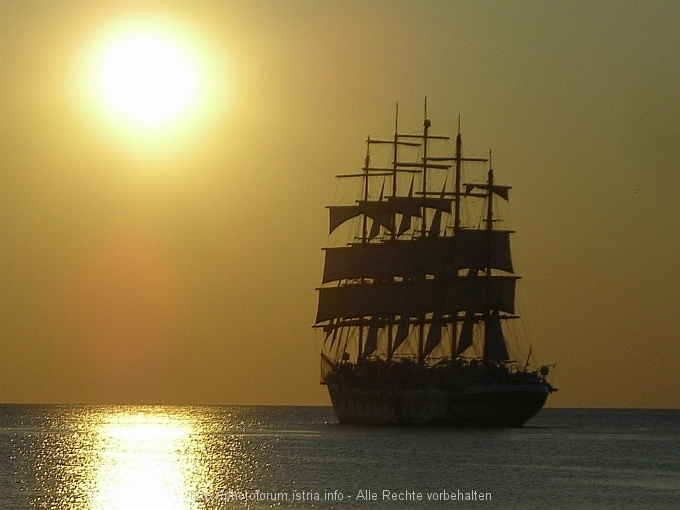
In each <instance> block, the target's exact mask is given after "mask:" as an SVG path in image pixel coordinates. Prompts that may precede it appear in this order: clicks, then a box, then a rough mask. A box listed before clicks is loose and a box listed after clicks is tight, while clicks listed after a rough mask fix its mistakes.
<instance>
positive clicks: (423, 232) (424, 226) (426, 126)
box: [420, 96, 432, 237]
mask: <svg viewBox="0 0 680 510" xmlns="http://www.w3.org/2000/svg"><path fill="white" fill-rule="evenodd" d="M431 124H432V123H431V122H430V119H428V118H427V96H425V115H424V120H423V211H422V215H423V217H422V224H421V227H420V235H421V237H425V235H426V234H427V221H426V220H427V217H426V212H427V208H426V207H425V202H426V200H427V163H428V159H427V138H428V136H427V135H428V131H429V129H430V125H431Z"/></svg>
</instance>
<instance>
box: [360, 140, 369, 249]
mask: <svg viewBox="0 0 680 510" xmlns="http://www.w3.org/2000/svg"><path fill="white" fill-rule="evenodd" d="M370 169H371V137H370V136H368V137H367V138H366V158H365V159H364V197H363V198H364V202H366V201H368V172H369V171H370ZM367 222H368V217H367V216H366V214H364V215H363V219H362V224H361V242H362V243H364V244H365V243H366V241H367V238H368V232H367V228H368V226H367Z"/></svg>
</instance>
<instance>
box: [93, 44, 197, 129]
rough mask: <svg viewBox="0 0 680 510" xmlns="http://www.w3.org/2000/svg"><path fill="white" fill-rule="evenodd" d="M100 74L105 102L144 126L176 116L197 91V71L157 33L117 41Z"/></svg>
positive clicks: (175, 48)
mask: <svg viewBox="0 0 680 510" xmlns="http://www.w3.org/2000/svg"><path fill="white" fill-rule="evenodd" d="M100 78H101V86H102V90H103V93H104V96H105V98H106V99H107V101H108V103H109V104H110V105H111V106H112V107H113V108H114V109H115V110H116V111H117V112H118V113H121V114H123V115H125V116H126V117H128V118H130V119H132V120H133V121H135V122H137V123H139V124H143V125H147V126H150V125H158V124H161V123H164V122H166V121H168V120H170V119H172V118H173V117H176V116H178V115H179V114H180V113H182V112H183V111H184V110H186V109H187V108H188V107H189V105H190V104H191V102H192V100H193V99H194V96H195V93H196V80H197V78H196V71H195V69H194V68H193V66H192V64H191V62H190V61H189V59H187V58H186V56H185V55H184V54H183V52H182V51H181V50H180V49H179V48H178V47H176V46H174V45H173V44H171V43H170V42H168V41H166V40H163V39H161V38H159V37H157V36H136V37H131V38H129V39H126V40H124V41H121V42H119V43H118V44H117V45H115V46H114V47H113V48H112V49H111V50H110V52H109V53H108V55H107V56H106V57H105V59H104V65H103V67H102V69H101V74H100Z"/></svg>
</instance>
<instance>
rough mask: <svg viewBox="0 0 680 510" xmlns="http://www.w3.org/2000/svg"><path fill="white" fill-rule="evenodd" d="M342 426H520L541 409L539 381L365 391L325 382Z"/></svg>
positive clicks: (543, 391)
mask: <svg viewBox="0 0 680 510" xmlns="http://www.w3.org/2000/svg"><path fill="white" fill-rule="evenodd" d="M327 386H328V391H329V393H330V396H331V400H332V402H333V408H334V409H335V413H336V415H337V417H338V421H339V422H340V423H342V424H364V425H398V426H409V425H412V426H454V427H521V426H522V425H524V423H526V422H527V420H529V419H530V418H531V417H532V416H534V415H535V414H536V413H537V412H538V411H540V410H541V408H542V407H543V405H544V404H545V401H546V399H547V397H548V394H549V393H550V390H549V388H548V386H547V385H544V384H509V385H491V386H479V387H470V388H466V389H463V390H443V389H397V390H387V389H371V388H361V387H355V386H345V385H340V384H338V383H333V382H328V383H327Z"/></svg>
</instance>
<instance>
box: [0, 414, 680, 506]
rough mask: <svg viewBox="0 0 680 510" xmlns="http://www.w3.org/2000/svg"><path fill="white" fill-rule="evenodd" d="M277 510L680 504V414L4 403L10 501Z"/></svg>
mask: <svg viewBox="0 0 680 510" xmlns="http://www.w3.org/2000/svg"><path fill="white" fill-rule="evenodd" d="M384 491H385V492H384ZM428 496H430V497H436V498H438V499H437V500H430V499H428ZM454 497H455V499H454ZM316 498H319V500H316ZM373 498H375V499H373ZM418 498H421V499H420V500H418ZM460 498H462V501H461V499H460ZM466 498H468V500H467V501H466ZM270 507H273V508H362V509H366V510H368V509H372V508H392V509H398V508H460V507H462V508H522V509H523V508H541V509H604V508H606V509H620V508H621V509H623V508H626V509H627V508H640V509H642V508H645V509H647V508H652V509H657V508H659V509H664V508H668V509H670V508H674V509H675V508H680V411H677V410H672V411H668V410H577V409H544V410H543V411H541V412H540V413H539V414H538V416H536V417H535V418H534V419H533V420H531V421H530V422H529V423H528V425H527V426H525V427H524V428H521V429H507V430H465V429H444V428H441V429H415V428H414V429H397V428H369V427H366V428H364V427H343V426H339V425H338V424H337V421H336V419H335V416H334V414H333V411H332V409H331V408H325V407H237V406H218V407H174V406H43V405H1V406H0V508H1V509H3V510H4V509H8V510H9V509H28V508H49V509H93V510H95V509H96V510H100V509H101V510H114V509H125V510H131V509H163V510H170V509H204V508H241V509H243V508H270Z"/></svg>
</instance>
